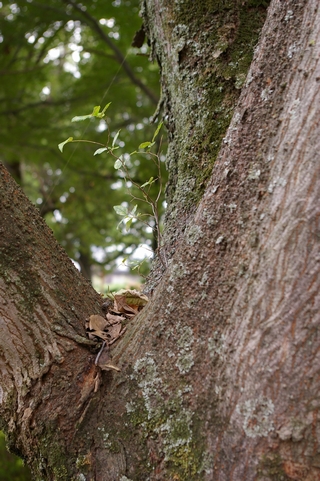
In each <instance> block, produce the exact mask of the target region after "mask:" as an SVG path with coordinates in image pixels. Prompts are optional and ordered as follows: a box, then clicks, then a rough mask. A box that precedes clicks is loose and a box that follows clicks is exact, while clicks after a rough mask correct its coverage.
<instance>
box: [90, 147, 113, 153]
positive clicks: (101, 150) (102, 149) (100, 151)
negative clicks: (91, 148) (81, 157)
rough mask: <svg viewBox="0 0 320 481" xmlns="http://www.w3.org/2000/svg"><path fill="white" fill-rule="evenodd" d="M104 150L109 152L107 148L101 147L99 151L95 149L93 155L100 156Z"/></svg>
mask: <svg viewBox="0 0 320 481" xmlns="http://www.w3.org/2000/svg"><path fill="white" fill-rule="evenodd" d="M106 150H109V149H108V147H101V149H97V150H96V151H95V152H94V154H93V155H100V154H102V152H105V151H106Z"/></svg>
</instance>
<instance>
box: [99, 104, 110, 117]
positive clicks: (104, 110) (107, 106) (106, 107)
mask: <svg viewBox="0 0 320 481" xmlns="http://www.w3.org/2000/svg"><path fill="white" fill-rule="evenodd" d="M110 105H111V102H109V103H108V104H107V105H106V106H105V108H104V109H103V111H102V112H101V114H103V116H105V112H106V110H107V109H108V108H109V107H110Z"/></svg>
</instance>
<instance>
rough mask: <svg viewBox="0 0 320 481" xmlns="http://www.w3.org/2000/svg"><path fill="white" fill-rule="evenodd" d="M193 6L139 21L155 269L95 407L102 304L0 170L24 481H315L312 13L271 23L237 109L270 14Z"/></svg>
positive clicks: (308, 0)
mask: <svg viewBox="0 0 320 481" xmlns="http://www.w3.org/2000/svg"><path fill="white" fill-rule="evenodd" d="M197 3H198V5H197V11H195V10H194V5H195V4H196V2H191V1H185V2H183V1H178V0H177V1H175V2H167V1H161V2H160V1H159V2H151V1H150V2H149V1H147V2H145V4H144V10H143V15H144V18H145V21H146V23H147V25H148V34H149V38H150V41H151V45H152V49H153V54H154V56H156V57H158V60H159V62H160V65H161V70H162V84H163V95H164V106H165V107H164V114H165V120H166V123H167V126H168V130H169V132H170V149H169V155H168V167H169V171H170V181H169V186H168V202H169V211H168V212H169V213H168V216H167V231H166V234H165V239H166V245H165V246H164V249H165V250H166V256H165V257H166V258H167V260H168V267H167V269H166V271H165V272H162V275H161V278H156V276H157V275H158V274H159V271H155V273H154V275H155V278H154V282H152V280H151V282H150V286H151V287H153V288H154V289H153V294H152V296H151V299H150V301H149V303H148V305H147V306H146V307H145V308H144V309H143V310H142V312H141V314H140V315H139V316H138V317H137V318H135V320H134V321H133V322H132V323H130V324H129V325H128V326H127V332H126V333H125V335H124V336H123V338H121V340H120V341H119V342H118V343H117V345H116V346H114V348H113V350H112V355H113V361H114V363H116V364H117V365H118V366H119V368H121V372H119V373H118V372H103V373H102V377H101V382H100V384H99V385H98V386H97V388H96V390H94V389H93V386H94V385H95V380H97V377H96V376H97V371H96V367H95V366H94V353H93V352H91V351H90V349H91V347H90V346H88V345H87V346H86V345H83V344H81V342H83V320H84V319H85V317H86V316H87V315H88V314H91V313H98V312H99V311H100V305H99V298H98V296H97V295H96V294H95V293H94V291H93V290H92V289H91V288H90V287H89V285H88V283H87V282H86V281H85V280H84V279H82V278H81V276H80V275H79V274H78V273H77V272H76V271H75V270H74V269H73V267H72V265H71V263H70V262H69V260H68V259H67V258H66V256H65V254H63V252H62V251H61V249H60V248H58V247H57V246H56V245H55V243H54V241H53V239H52V236H51V234H50V233H49V232H48V231H47V229H46V227H45V226H44V224H43V222H42V220H41V219H39V218H38V217H39V216H37V215H36V213H35V211H34V209H33V208H32V207H31V206H30V205H29V204H28V203H27V202H26V201H25V200H24V199H23V198H22V194H21V192H20V190H18V188H17V187H16V186H15V184H13V183H11V181H9V180H8V176H7V174H6V173H5V171H4V170H1V177H0V181H1V190H0V191H1V193H2V194H3V195H2V200H1V202H2V203H1V219H6V223H5V224H4V225H5V226H7V227H6V228H5V229H4V231H3V235H2V237H1V243H0V247H1V266H2V267H1V269H2V276H1V287H0V296H1V299H2V300H4V301H6V302H7V304H6V303H4V302H3V303H2V304H1V307H0V308H1V315H2V316H1V317H2V321H1V322H2V323H1V328H2V333H4V334H5V335H2V336H1V341H0V342H1V349H2V356H1V363H2V366H1V367H2V370H1V376H2V377H1V382H0V385H1V390H0V394H1V404H0V414H1V418H2V420H3V422H4V423H5V424H6V430H7V433H8V436H9V439H10V441H11V445H12V446H13V447H14V446H15V448H16V449H18V450H19V452H20V453H22V454H23V455H24V456H25V457H26V458H27V459H28V460H29V462H30V463H31V465H32V467H33V470H34V472H35V473H36V478H37V479H43V478H45V479H54V480H55V479H74V480H81V481H89V480H92V479H95V480H97V481H114V480H120V481H127V480H132V481H144V480H145V481H147V480H150V481H156V480H174V481H183V480H188V481H189V480H206V481H209V480H210V481H211V480H219V481H222V480H223V481H227V480H228V481H245V480H246V481H250V480H252V481H253V480H256V479H261V480H264V481H267V480H268V481H270V480H272V481H273V480H274V481H275V480H280V479H284V480H286V481H287V480H288V479H294V480H297V481H305V480H308V481H311V480H312V481H313V480H316V479H319V474H320V463H319V457H320V452H319V447H318V436H319V432H318V431H319V423H318V409H319V397H318V392H319V378H318V357H317V356H318V352H319V335H318V331H319V329H318V327H319V310H320V300H319V287H320V286H319V282H320V280H319V267H318V261H319V236H318V232H319V225H318V219H319V214H320V207H319V194H320V192H319V191H320V176H319V160H320V159H319V152H320V148H319V147H320V145H319V138H320V131H319V128H320V126H319V118H320V99H319V82H320V80H319V79H320V75H319V71H320V70H319V69H320V64H319V58H320V55H319V54H320V18H319V15H320V12H319V9H318V4H317V1H316V0H304V1H301V2H299V3H297V2H296V1H293V0H292V1H286V2H282V1H279V0H274V1H273V2H272V3H271V5H270V8H269V10H268V16H267V20H266V22H265V25H264V27H263V30H262V34H261V39H260V41H259V43H258V46H257V47H256V50H255V54H254V59H253V62H252V64H251V67H250V70H249V73H248V75H247V77H246V79H245V82H244V84H243V86H242V89H241V93H240V89H239V88H238V87H240V86H241V83H242V82H243V81H244V78H243V77H241V76H240V73H241V74H242V75H244V74H245V71H246V68H247V66H248V64H249V58H250V57H247V53H248V52H247V53H246V54H245V55H244V56H243V58H242V57H241V55H240V53H239V50H237V49H235V50H234V52H233V50H232V48H233V46H237V42H238V46H239V45H242V43H241V42H242V40H241V38H240V37H241V36H240V32H242V31H243V32H244V33H246V35H247V34H248V31H251V30H252V31H253V37H254V38H255V40H254V41H252V44H251V45H250V49H249V51H251V52H252V47H253V44H254V42H255V41H256V38H257V33H258V29H259V26H258V24H257V25H256V26H255V27H253V26H251V23H250V24H249V22H248V24H247V25H246V22H245V18H251V16H250V15H252V18H253V17H255V16H256V18H257V19H258V20H259V22H260V25H261V22H262V18H263V16H264V15H265V5H264V2H254V1H251V2H241V3H238V2H228V1H224V2H222V1H221V2H219V1H216V2H214V1H211V2H209V1H207V2H201V3H200V2H197ZM221 12H222V13H221ZM247 15H248V17H247ZM199 22H200V23H199ZM249 25H250V26H249ZM244 33H243V34H244ZM241 35H242V34H241ZM245 38H246V39H247V37H245ZM246 42H247V40H246ZM246 42H245V43H246ZM236 52H238V54H237V53H236ZM248 54H249V53H248ZM237 58H238V59H239V65H241V69H239V70H237V68H236V66H234V65H233V62H236V61H237V60H236V59H237ZM240 58H241V59H242V60H241V61H240ZM242 66H243V67H244V66H246V68H245V69H244V70H243V69H242ZM206 69H207V70H206ZM228 69H229V70H231V72H230V71H229V70H228ZM229 75H230V77H229ZM239 76H240V77H239ZM206 82H207V84H206ZM219 82H221V87H222V90H221V92H220V93H221V96H219V95H218V90H217V89H218V87H217V86H218V84H219ZM239 93H240V97H239ZM216 96H217V97H218V98H219V103H218V104H216V103H215V98H216ZM238 97H239V98H238ZM237 99H238V100H237ZM237 102H238V103H237ZM219 105H221V111H220V110H219ZM232 112H233V115H232V120H231V123H230V125H229V128H228V129H227V130H226V127H227V124H228V123H229V121H230V117H231V114H232ZM214 129H218V130H214ZM220 144H221V148H220V151H219V153H217V151H218V146H219V145H220ZM192 182H193V183H192ZM14 199H16V200H14ZM11 204H12V206H13V207H14V208H13V209H12V206H11ZM10 216H12V217H10ZM12 219H14V222H12ZM17 408H18V409H17Z"/></svg>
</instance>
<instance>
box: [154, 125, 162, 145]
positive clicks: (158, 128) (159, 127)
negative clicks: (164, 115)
mask: <svg viewBox="0 0 320 481" xmlns="http://www.w3.org/2000/svg"><path fill="white" fill-rule="evenodd" d="M162 125H163V122H162V120H161V122H159V125H158V127H157V129H156V131H155V133H154V135H153V137H152V142H154V141H155V139H156V137H157V135H158V133H159V132H160V129H161V127H162Z"/></svg>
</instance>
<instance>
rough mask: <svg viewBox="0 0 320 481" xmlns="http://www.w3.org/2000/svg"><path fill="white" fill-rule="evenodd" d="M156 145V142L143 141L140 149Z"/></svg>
mask: <svg viewBox="0 0 320 481" xmlns="http://www.w3.org/2000/svg"><path fill="white" fill-rule="evenodd" d="M153 145H154V142H142V144H140V145H139V149H146V148H147V147H149V148H150V147H152V146H153Z"/></svg>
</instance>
